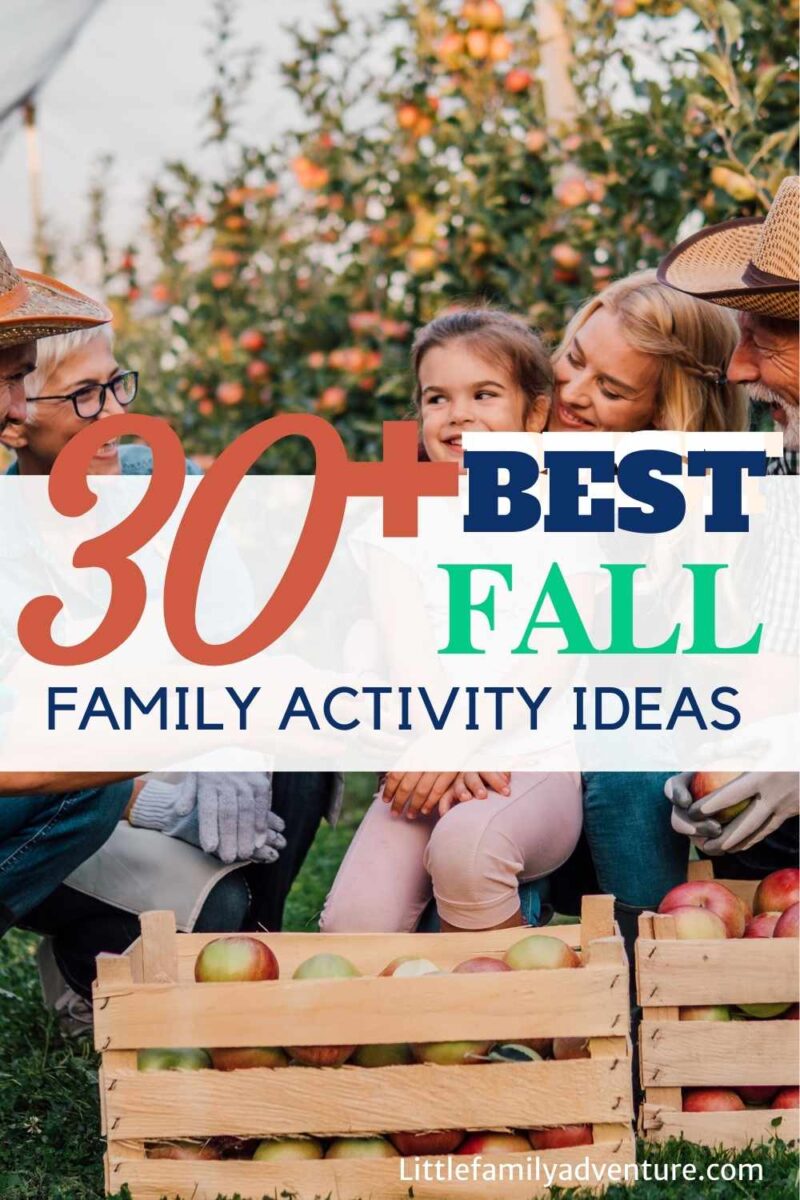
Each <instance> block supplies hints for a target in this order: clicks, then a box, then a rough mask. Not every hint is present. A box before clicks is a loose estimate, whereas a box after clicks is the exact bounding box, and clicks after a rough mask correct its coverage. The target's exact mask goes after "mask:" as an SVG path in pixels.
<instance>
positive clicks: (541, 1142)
mask: <svg viewBox="0 0 800 1200" xmlns="http://www.w3.org/2000/svg"><path fill="white" fill-rule="evenodd" d="M528 1137H529V1138H530V1140H531V1145H532V1146H533V1148H534V1150H564V1149H566V1147H568V1146H591V1145H592V1143H593V1142H594V1137H593V1135H592V1127H591V1125H554V1126H553V1127H552V1128H551V1129H529V1130H528Z"/></svg>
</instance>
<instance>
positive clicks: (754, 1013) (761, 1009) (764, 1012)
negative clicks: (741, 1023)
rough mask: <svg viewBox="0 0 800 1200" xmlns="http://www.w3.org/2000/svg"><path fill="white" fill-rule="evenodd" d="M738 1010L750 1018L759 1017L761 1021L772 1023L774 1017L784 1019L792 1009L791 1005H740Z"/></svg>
mask: <svg viewBox="0 0 800 1200" xmlns="http://www.w3.org/2000/svg"><path fill="white" fill-rule="evenodd" d="M736 1007H737V1008H739V1009H741V1011H742V1012H743V1013H747V1015H748V1017H757V1018H758V1019H759V1020H760V1021H770V1020H772V1018H773V1017H782V1016H783V1014H784V1013H785V1012H788V1011H789V1009H790V1008H791V1007H792V1006H791V1004H779V1003H778V1004H738V1005H737V1006H736Z"/></svg>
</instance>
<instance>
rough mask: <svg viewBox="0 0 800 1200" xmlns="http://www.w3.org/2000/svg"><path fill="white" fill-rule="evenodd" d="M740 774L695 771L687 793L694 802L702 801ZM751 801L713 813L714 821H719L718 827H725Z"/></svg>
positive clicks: (743, 801) (736, 772)
mask: <svg viewBox="0 0 800 1200" xmlns="http://www.w3.org/2000/svg"><path fill="white" fill-rule="evenodd" d="M741 774H742V772H741V771H697V772H696V773H695V774H694V775H693V776H692V778H691V781H690V783H689V791H690V792H691V793H692V795H693V796H694V798H695V800H702V799H704V797H706V796H710V795H711V793H712V792H716V791H717V790H718V788H721V787H724V786H725V784H726V783H732V782H733V780H734V779H738V778H739V776H740V775H741ZM751 799H752V797H748V798H747V799H746V800H740V801H739V802H738V804H729V805H728V807H727V808H723V809H720V811H719V812H716V813H714V820H716V821H719V823H720V825H727V824H728V822H729V821H732V820H733V818H734V817H737V816H738V815H739V813H740V812H744V810H745V809H746V808H747V806H748V804H749V803H750V800H751Z"/></svg>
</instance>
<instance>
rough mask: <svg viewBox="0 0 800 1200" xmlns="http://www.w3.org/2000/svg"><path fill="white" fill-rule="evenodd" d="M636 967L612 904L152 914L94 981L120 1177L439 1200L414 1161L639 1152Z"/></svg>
mask: <svg viewBox="0 0 800 1200" xmlns="http://www.w3.org/2000/svg"><path fill="white" fill-rule="evenodd" d="M627 971H628V967H627V961H626V959H625V954H624V948H623V945H622V941H621V939H620V937H619V934H618V931H617V930H616V928H615V926H614V922H613V901H612V899H611V898H610V897H589V898H587V900H586V903H585V908H584V913H583V914H582V921H581V924H579V925H570V926H561V927H558V928H555V929H552V930H551V929H548V930H541V931H539V930H536V931H533V930H526V929H505V930H496V931H490V932H483V933H476V934H468V933H461V934H424V935H416V934H402V935H385V936H384V935H371V934H361V935H353V936H346V935H319V934H293V933H285V934H261V933H258V934H252V935H242V934H237V935H223V936H213V935H205V934H203V935H194V934H176V933H175V929H174V921H173V920H172V918H171V915H170V914H146V915H145V917H143V919H142V938H141V939H140V940H139V943H137V944H135V945H134V947H133V948H132V951H131V953H130V954H128V955H124V956H120V957H119V958H108V959H106V960H104V961H101V964H100V968H99V978H98V983H97V988H96V1003H95V1019H96V1024H95V1032H96V1039H97V1045H98V1048H99V1049H100V1050H101V1052H102V1054H103V1063H102V1070H101V1095H102V1103H103V1112H104V1119H105V1128H106V1130H107V1136H108V1155H107V1176H108V1184H109V1188H110V1190H114V1191H117V1190H119V1189H120V1188H121V1187H122V1186H123V1184H125V1185H127V1186H128V1188H129V1190H130V1192H131V1196H132V1200H137V1197H138V1196H140V1195H141V1196H143V1197H149V1196H150V1195H153V1194H155V1193H156V1192H157V1193H158V1194H159V1195H162V1194H163V1195H164V1196H167V1197H173V1196H178V1195H191V1194H193V1192H195V1191H196V1192H200V1193H203V1194H213V1195H216V1194H218V1193H220V1194H226V1193H236V1192H238V1193H239V1194H240V1195H242V1197H249V1196H262V1195H265V1194H274V1193H275V1192H276V1189H277V1190H278V1191H280V1190H281V1189H283V1190H291V1191H292V1194H294V1195H296V1196H297V1197H298V1200H306V1197H307V1198H308V1200H312V1197H315V1196H319V1195H327V1194H329V1193H332V1194H334V1195H342V1196H348V1195H350V1194H353V1195H358V1194H362V1193H366V1194H372V1195H376V1196H378V1195H379V1196H381V1197H382V1200H395V1198H396V1200H400V1198H401V1197H402V1198H403V1200H406V1198H407V1196H408V1189H409V1186H410V1185H411V1186H413V1190H414V1195H415V1197H417V1198H418V1200H428V1197H430V1198H431V1200H433V1197H434V1196H440V1195H441V1188H442V1183H441V1175H439V1176H437V1177H436V1178H434V1177H433V1176H432V1177H431V1178H430V1179H427V1180H426V1178H425V1177H424V1172H423V1173H422V1174H418V1175H417V1176H414V1177H413V1178H412V1177H411V1176H409V1175H408V1172H409V1171H412V1173H413V1171H414V1169H415V1168H414V1167H413V1164H414V1163H425V1162H433V1161H434V1160H435V1161H438V1162H440V1163H445V1164H447V1163H450V1164H451V1166H450V1167H447V1168H446V1169H447V1170H451V1171H453V1172H454V1173H453V1174H452V1175H451V1176H446V1178H452V1179H453V1180H456V1179H458V1178H464V1176H463V1175H459V1174H458V1171H457V1170H456V1168H455V1167H453V1166H452V1164H457V1163H461V1164H462V1167H461V1168H460V1169H461V1170H462V1171H463V1170H464V1169H466V1168H465V1167H464V1166H463V1164H464V1163H465V1162H467V1160H468V1159H469V1158H470V1157H471V1156H473V1157H474V1156H477V1155H480V1156H481V1157H482V1158H491V1157H498V1156H499V1157H502V1158H508V1157H518V1156H524V1157H525V1158H535V1157H536V1156H539V1157H541V1158H543V1159H544V1160H545V1161H546V1162H548V1163H552V1164H561V1163H564V1162H577V1161H579V1160H581V1161H582V1160H583V1159H584V1158H585V1157H586V1156H588V1157H589V1158H590V1159H591V1161H592V1162H594V1163H595V1164H597V1166H598V1169H599V1168H600V1165H601V1164H605V1165H606V1166H607V1165H608V1164H610V1163H611V1162H619V1163H620V1164H624V1163H628V1162H633V1161H634V1142H633V1135H632V1130H631V1124H630V1123H631V1120H632V1116H633V1107H632V1094H631V1078H630V1058H629V1047H628V1042H627V1038H626V1029H627V1028H628V1021H629V1008H628V1002H627V992H628V989H627V978H628V976H627ZM598 1124H599V1125H602V1127H603V1134H602V1136H601V1137H595V1132H594V1127H595V1125H598ZM610 1129H612V1130H613V1132H614V1137H613V1138H612V1137H609V1136H608V1134H609V1130H610ZM404 1162H405V1164H406V1165H403V1163H404ZM407 1164H412V1165H407ZM470 1169H471V1168H470ZM441 1170H445V1167H444V1166H442V1167H439V1168H437V1171H441ZM525 1176H526V1172H523V1173H522V1174H521V1176H520V1180H519V1183H517V1182H516V1181H512V1182H510V1183H509V1185H508V1190H507V1192H506V1193H504V1195H507V1196H508V1200H529V1192H530V1181H529V1179H526V1178H525ZM437 1180H438V1181H437Z"/></svg>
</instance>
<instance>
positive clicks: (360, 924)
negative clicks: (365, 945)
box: [319, 886, 387, 933]
mask: <svg viewBox="0 0 800 1200" xmlns="http://www.w3.org/2000/svg"><path fill="white" fill-rule="evenodd" d="M319 929H320V933H386V932H387V930H386V916H385V913H383V912H382V911H379V909H378V906H377V905H375V906H372V905H369V904H365V903H364V897H363V896H360V897H359V896H356V895H354V894H353V892H352V891H351V890H350V889H349V888H345V887H336V886H334V888H333V890H332V891H331V892H330V893H329V894H328V898H327V900H326V901H325V907H324V908H323V910H322V912H321V913H320V918H319Z"/></svg>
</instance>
